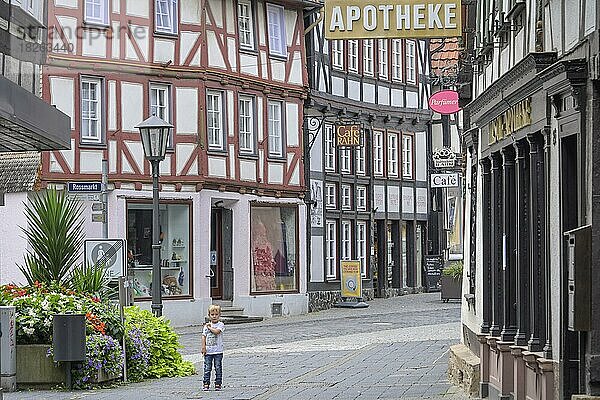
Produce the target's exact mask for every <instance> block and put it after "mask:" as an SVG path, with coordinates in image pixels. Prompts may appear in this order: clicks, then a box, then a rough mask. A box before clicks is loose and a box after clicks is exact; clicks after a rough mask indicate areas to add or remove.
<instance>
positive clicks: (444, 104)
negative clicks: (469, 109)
mask: <svg viewBox="0 0 600 400" xmlns="http://www.w3.org/2000/svg"><path fill="white" fill-rule="evenodd" d="M429 108H431V109H432V110H433V111H435V112H436V113H440V114H443V115H448V114H454V113H456V112H459V111H460V107H459V106H458V92H455V91H454V90H442V91H440V92H437V93H434V94H433V95H432V96H431V97H430V98H429Z"/></svg>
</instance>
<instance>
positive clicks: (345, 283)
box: [340, 261, 362, 297]
mask: <svg viewBox="0 0 600 400" xmlns="http://www.w3.org/2000/svg"><path fill="white" fill-rule="evenodd" d="M340 269H341V272H342V281H341V284H342V297H362V281H361V275H360V261H342V266H341V268H340Z"/></svg>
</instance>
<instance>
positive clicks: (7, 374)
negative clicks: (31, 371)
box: [0, 306, 17, 399]
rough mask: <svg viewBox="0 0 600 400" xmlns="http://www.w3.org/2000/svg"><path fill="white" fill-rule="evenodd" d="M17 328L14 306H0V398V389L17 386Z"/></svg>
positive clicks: (11, 390) (9, 389)
mask: <svg viewBox="0 0 600 400" xmlns="http://www.w3.org/2000/svg"><path fill="white" fill-rule="evenodd" d="M16 344H17V329H16V326H15V307H13V306H1V307H0V399H1V398H2V394H1V393H2V391H4V392H14V391H15V390H16V388H17V354H16Z"/></svg>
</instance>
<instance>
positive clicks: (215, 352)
mask: <svg viewBox="0 0 600 400" xmlns="http://www.w3.org/2000/svg"><path fill="white" fill-rule="evenodd" d="M220 318H221V306H218V305H215V304H212V305H210V306H209V307H208V319H209V320H210V322H208V323H206V324H204V329H203V330H202V354H203V355H204V382H203V383H204V385H203V386H202V390H208V389H209V388H210V374H211V372H212V365H213V363H214V364H215V390H221V384H222V382H223V364H222V362H223V331H224V330H225V325H224V324H223V323H222V322H221V321H220Z"/></svg>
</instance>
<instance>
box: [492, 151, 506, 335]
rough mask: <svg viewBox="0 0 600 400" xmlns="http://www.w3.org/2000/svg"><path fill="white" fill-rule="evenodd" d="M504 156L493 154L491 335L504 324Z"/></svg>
mask: <svg viewBox="0 0 600 400" xmlns="http://www.w3.org/2000/svg"><path fill="white" fill-rule="evenodd" d="M502 192H503V187H502V156H500V154H499V153H494V154H492V196H491V197H492V200H491V203H492V223H491V226H492V237H491V246H492V259H491V277H492V284H491V291H492V326H491V327H490V335H492V336H499V335H500V330H501V329H502V325H503V313H502V306H503V304H502V292H503V290H502V242H503V240H502V238H503V235H504V230H503V226H502V225H503V224H502V203H503V198H502Z"/></svg>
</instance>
